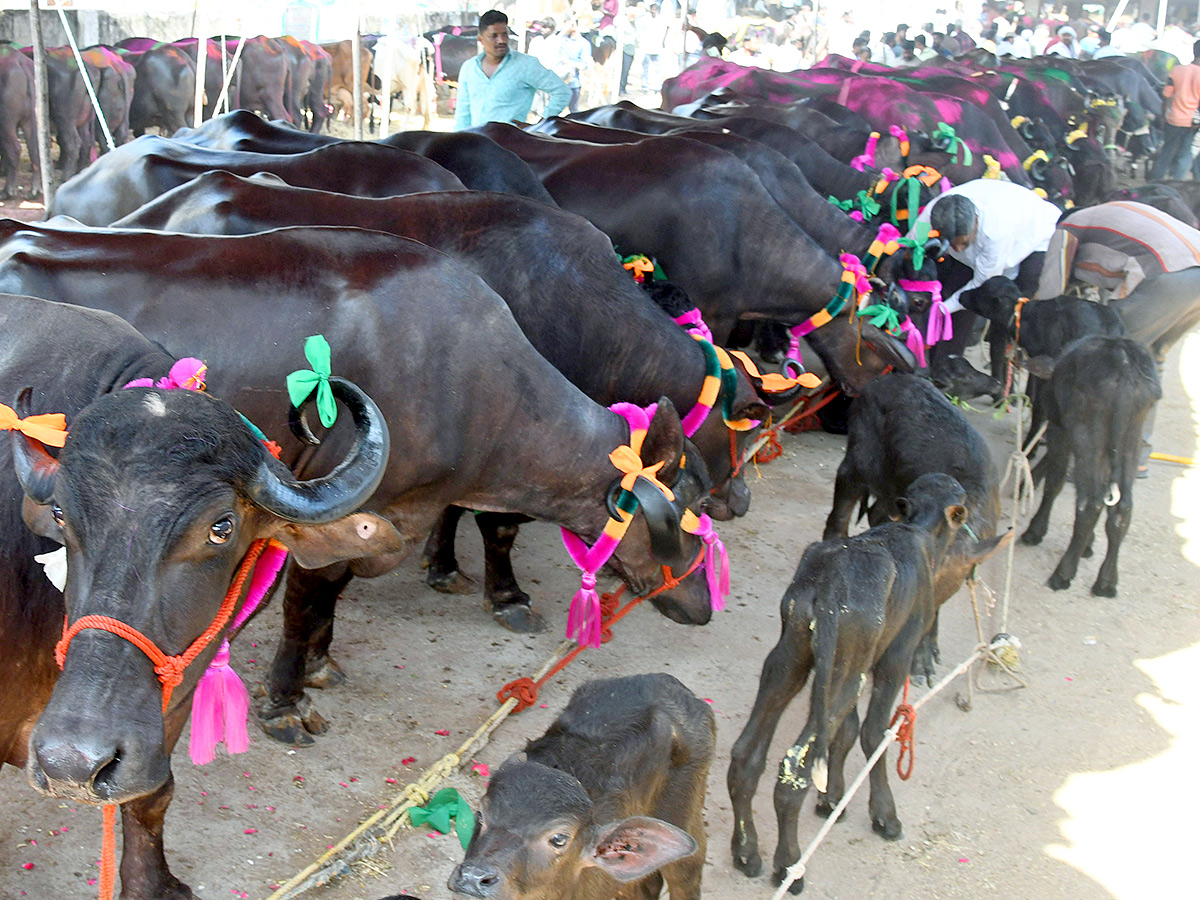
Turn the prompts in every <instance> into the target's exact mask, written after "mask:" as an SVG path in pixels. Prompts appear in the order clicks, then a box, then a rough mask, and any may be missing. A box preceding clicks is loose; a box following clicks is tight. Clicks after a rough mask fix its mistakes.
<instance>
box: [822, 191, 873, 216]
mask: <svg viewBox="0 0 1200 900" xmlns="http://www.w3.org/2000/svg"><path fill="white" fill-rule="evenodd" d="M827 199H828V200H829V202H830V203H832V204H833V205H834V206H836V207H837V208H838V209H840V210H841V211H842V212H850V210H852V209H854V207H856V206H857V207H858V210H859V212H861V213H862V214H863V218H864V219H873V218H875V216H877V215H879V210H880V208H881V207H880V206H879V202H878V201H877V200H876V199H875V198H874V197H872V196H871V194H870V193H869V192H868V191H859V192H858V194H857V195H856V196H854V197H851V198H850V199H849V200H839V199H838V198H837V197H832V196H831V197H828V198H827Z"/></svg>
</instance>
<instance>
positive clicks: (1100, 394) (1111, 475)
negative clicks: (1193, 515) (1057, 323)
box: [1021, 336, 1162, 597]
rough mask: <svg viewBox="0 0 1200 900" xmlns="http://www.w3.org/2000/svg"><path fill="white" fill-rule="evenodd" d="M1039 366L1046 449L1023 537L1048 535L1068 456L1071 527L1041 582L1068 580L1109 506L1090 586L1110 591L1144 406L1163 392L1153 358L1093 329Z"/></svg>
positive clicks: (1036, 413)
mask: <svg viewBox="0 0 1200 900" xmlns="http://www.w3.org/2000/svg"><path fill="white" fill-rule="evenodd" d="M1042 374H1043V375H1044V376H1046V377H1048V378H1049V382H1048V384H1047V386H1046V388H1045V389H1044V390H1041V391H1039V393H1038V395H1037V399H1036V400H1035V403H1034V408H1033V420H1034V422H1041V421H1045V422H1046V423H1047V426H1048V427H1047V430H1046V448H1047V449H1046V455H1045V456H1044V457H1042V459H1041V460H1039V461H1038V463H1037V465H1035V466H1034V467H1033V476H1034V481H1035V482H1040V481H1041V480H1042V479H1043V478H1044V479H1045V481H1046V489H1045V492H1044V494H1043V496H1042V504H1041V506H1039V507H1038V511H1037V512H1036V513H1035V514H1034V516H1033V519H1032V520H1031V521H1030V523H1029V529H1028V530H1027V531H1026V532H1025V534H1024V535H1022V537H1021V542H1022V543H1025V544H1040V543H1041V541H1042V538H1044V537H1045V536H1046V528H1047V526H1048V525H1049V523H1050V510H1051V508H1052V507H1053V506H1054V500H1055V498H1057V497H1058V493H1059V491H1061V490H1062V486H1063V482H1064V481H1065V480H1066V476H1067V465H1068V463H1069V462H1070V460H1071V457H1072V456H1073V457H1074V458H1075V475H1074V480H1075V529H1074V531H1073V532H1072V534H1071V543H1070V544H1069V545H1068V546H1067V550H1066V552H1065V553H1064V554H1063V557H1062V559H1061V560H1060V561H1059V563H1058V567H1057V568H1056V569H1055V570H1054V574H1052V575H1051V576H1050V580H1049V581H1048V582H1047V584H1049V585H1050V587H1052V588H1053V589H1054V590H1056V591H1061V590H1063V589H1064V588H1067V587H1070V585H1071V579H1072V578H1074V577H1075V572H1076V570H1077V569H1078V568H1079V557H1080V556H1091V555H1092V538H1093V535H1094V532H1095V530H1096V523H1097V521H1098V520H1099V518H1100V511H1101V509H1102V508H1103V507H1104V506H1107V507H1108V518H1107V520H1106V522H1105V532H1106V533H1107V534H1108V553H1107V555H1106V556H1105V557H1104V563H1103V564H1102V565H1101V566H1100V573H1099V575H1097V577H1096V583H1095V584H1093V585H1092V593H1093V594H1095V595H1097V596H1099V597H1115V596H1116V595H1117V553H1118V552H1119V550H1120V548H1121V540H1122V539H1123V538H1124V537H1125V532H1126V531H1128V530H1129V520H1130V517H1131V515H1132V512H1133V479H1134V477H1135V474H1136V472H1137V465H1138V451H1139V448H1140V445H1141V439H1142V431H1143V428H1144V426H1145V421H1146V416H1147V415H1148V414H1149V412H1150V408H1151V407H1152V406H1153V405H1154V403H1155V402H1156V401H1157V400H1158V399H1159V398H1160V397H1161V396H1162V388H1161V387H1160V386H1159V381H1158V375H1157V374H1156V372H1155V368H1154V359H1153V358H1152V357H1151V356H1150V353H1149V351H1147V350H1146V349H1145V348H1144V347H1143V346H1142V345H1141V344H1139V343H1137V342H1136V341H1133V340H1130V339H1128V338H1112V337H1095V336H1093V337H1086V338H1083V339H1081V340H1079V341H1076V342H1075V343H1073V344H1071V345H1070V346H1069V347H1068V348H1067V349H1066V351H1065V352H1064V353H1063V354H1062V356H1061V357H1060V358H1059V359H1058V360H1057V361H1056V362H1054V363H1053V364H1052V367H1049V368H1046V369H1044V370H1042Z"/></svg>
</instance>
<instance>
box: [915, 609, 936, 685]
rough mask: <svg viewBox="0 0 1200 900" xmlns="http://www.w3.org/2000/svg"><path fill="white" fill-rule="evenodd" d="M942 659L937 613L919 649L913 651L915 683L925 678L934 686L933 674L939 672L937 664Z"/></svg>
mask: <svg viewBox="0 0 1200 900" xmlns="http://www.w3.org/2000/svg"><path fill="white" fill-rule="evenodd" d="M941 661H942V650H941V647H940V646H938V620H937V616H936V615H935V616H934V618H933V627H932V628H930V629H929V633H928V634H926V635H925V636H924V637H922V638H921V640H920V642H919V643H918V644H917V649H916V650H915V651H914V652H913V660H912V678H913V681H914V683H916V684H920V683H921V680H922V679H924V681H925V684H927V685H929V687H933V676H934V675H936V674H937V664H938V663H939V662H941Z"/></svg>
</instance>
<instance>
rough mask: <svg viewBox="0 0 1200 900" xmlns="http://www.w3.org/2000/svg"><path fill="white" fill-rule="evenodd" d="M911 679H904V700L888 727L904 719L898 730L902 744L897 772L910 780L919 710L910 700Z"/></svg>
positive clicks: (897, 734)
mask: <svg viewBox="0 0 1200 900" xmlns="http://www.w3.org/2000/svg"><path fill="white" fill-rule="evenodd" d="M911 680H912V679H911V678H905V679H904V700H903V701H902V702H901V703H900V705H899V706H897V707H896V714H895V715H894V716H892V721H891V722H889V723H888V728H891V727H892V726H893V725H895V724H896V720H898V719H903V720H904V721H903V723H902V724H901V725H900V730H899V731H897V732H896V743H897V744H899V745H900V753H899V755H897V757H896V774H897V775H898V776H900V780H901V781H908V779H909V778H911V777H912V771H913V759H914V756H915V751H914V747H915V744H914V743H913V728H914V727H915V726H916V724H917V711H916V710H915V709H913V708H912V706H911V705H910V704H909V702H908V685H909V682H910V681H911ZM906 758H907V760H908V765H907V766H906V765H905V764H904V761H905V759H906Z"/></svg>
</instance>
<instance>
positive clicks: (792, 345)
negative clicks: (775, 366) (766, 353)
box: [787, 328, 804, 366]
mask: <svg viewBox="0 0 1200 900" xmlns="http://www.w3.org/2000/svg"><path fill="white" fill-rule="evenodd" d="M787 358H788V359H794V360H795V361H796V362H798V363H799V364H800V365H801V366H803V365H804V356H803V355H802V354H801V353H800V335H799V334H798V333H797V331H796V329H795V328H791V329H789V330H788V350H787Z"/></svg>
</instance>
